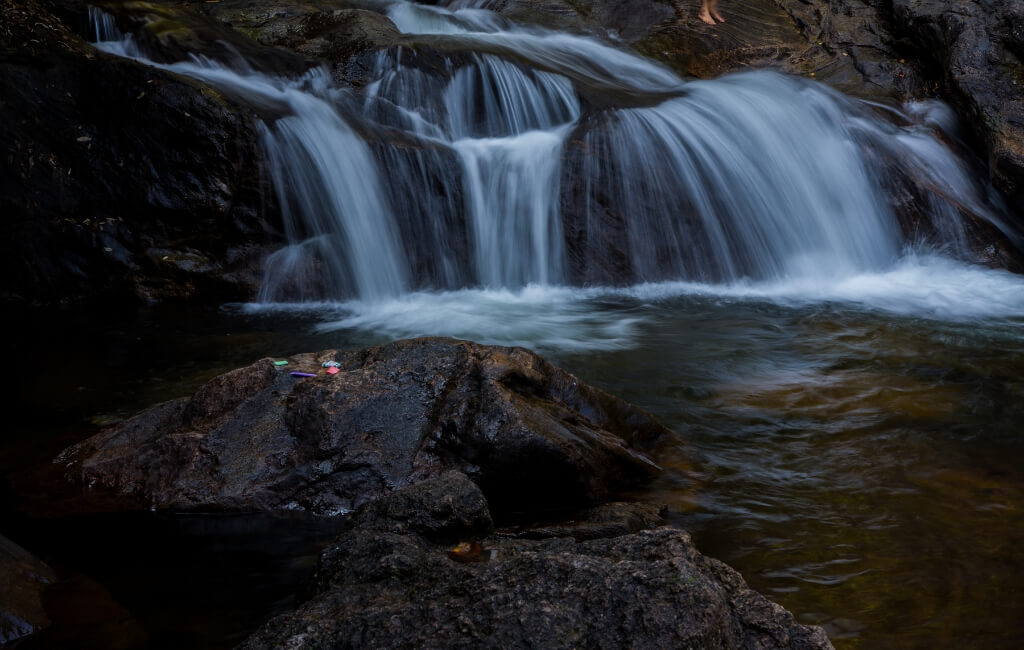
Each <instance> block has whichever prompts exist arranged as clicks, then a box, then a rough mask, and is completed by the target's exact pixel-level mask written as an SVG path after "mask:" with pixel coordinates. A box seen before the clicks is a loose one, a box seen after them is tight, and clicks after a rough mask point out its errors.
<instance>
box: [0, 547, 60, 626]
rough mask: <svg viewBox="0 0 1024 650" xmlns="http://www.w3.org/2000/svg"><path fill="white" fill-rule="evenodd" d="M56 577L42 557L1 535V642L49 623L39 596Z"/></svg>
mask: <svg viewBox="0 0 1024 650" xmlns="http://www.w3.org/2000/svg"><path fill="white" fill-rule="evenodd" d="M55 579H56V576H55V575H54V572H53V569H51V568H50V567H48V566H47V565H46V564H44V563H43V561H42V560H40V559H39V558H37V557H35V556H33V555H32V554H31V553H29V552H28V551H26V550H25V549H23V548H21V547H20V546H18V545H17V544H15V543H14V542H12V541H11V540H9V539H7V538H6V537H4V536H2V535H0V645H3V644H6V643H10V642H12V641H14V640H16V639H20V638H22V637H25V636H28V635H30V634H34V633H36V632H38V631H39V630H42V629H43V628H45V627H47V626H48V625H49V624H50V619H49V617H48V616H47V614H46V610H45V609H44V608H43V598H42V595H43V590H44V589H46V587H47V586H49V585H51V584H53V582H54V580H55Z"/></svg>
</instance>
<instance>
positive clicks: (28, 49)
mask: <svg viewBox="0 0 1024 650" xmlns="http://www.w3.org/2000/svg"><path fill="white" fill-rule="evenodd" d="M3 10H4V12H5V14H4V17H3V25H4V29H2V30H0V98H2V99H0V124H2V125H3V128H2V129H0V153H2V156H3V158H4V163H5V167H4V169H5V171H4V173H3V174H0V215H3V216H2V218H0V234H2V236H3V238H4V240H5V241H7V242H9V243H10V245H11V246H10V247H11V251H10V253H9V254H8V255H5V256H4V259H3V263H2V265H0V273H2V274H3V275H4V278H5V284H4V289H3V291H2V295H0V297H2V298H4V299H15V300H25V301H37V302H67V301H74V300H81V299H86V298H118V299H122V298H124V297H133V298H135V299H138V300H145V301H150V300H163V299H175V298H194V297H196V296H200V297H206V298H207V299H210V300H224V299H239V298H248V297H249V296H251V295H252V293H253V291H254V286H255V284H256V282H257V281H258V279H259V274H260V270H259V265H260V262H261V258H262V257H263V256H264V255H265V254H266V246H267V245H269V244H270V242H272V241H273V239H274V236H273V234H272V233H273V232H274V230H275V229H274V227H273V217H272V215H273V211H272V205H273V202H272V195H271V194H270V193H269V192H266V191H265V188H263V186H262V183H263V181H262V180H261V178H260V174H259V164H260V163H259V161H260V157H261V156H260V151H259V147H258V143H257V137H256V133H255V130H254V123H255V122H254V119H255V118H254V116H253V115H252V114H251V113H250V112H248V111H247V110H245V109H244V108H242V107H240V106H238V105H235V104H233V103H231V102H230V101H227V100H226V99H225V98H224V97H222V96H221V95H220V94H219V93H217V92H216V91H214V90H213V89H211V88H209V87H206V86H204V85H202V84H199V83H196V82H193V81H189V80H185V79H182V78H180V77H177V76H175V75H172V74H168V73H166V72H162V71H160V70H156V69H153V68H150V67H147V66H143V65H140V64H138V63H134V62H132V61H127V60H123V59H118V58H116V57H111V56H108V55H105V54H102V53H99V52H96V51H95V50H93V49H92V48H91V47H89V46H88V45H87V44H86V43H84V42H83V41H82V39H81V38H80V37H78V36H77V35H76V34H74V33H73V32H72V31H70V30H69V29H68V28H67V27H66V25H65V24H64V23H63V22H61V21H60V20H59V19H58V18H57V17H56V16H55V15H54V14H53V13H51V12H50V11H48V10H46V8H45V7H44V6H43V5H40V4H37V3H35V2H31V1H26V2H16V3H15V2H11V1H9V0H8V1H7V2H5V3H4V4H3ZM267 219H270V220H271V221H270V222H269V223H268V221H267Z"/></svg>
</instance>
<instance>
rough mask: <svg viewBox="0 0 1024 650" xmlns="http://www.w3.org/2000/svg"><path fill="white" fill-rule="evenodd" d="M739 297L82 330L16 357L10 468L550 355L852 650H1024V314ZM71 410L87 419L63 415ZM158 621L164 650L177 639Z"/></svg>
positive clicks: (685, 508) (737, 560) (158, 314)
mask: <svg viewBox="0 0 1024 650" xmlns="http://www.w3.org/2000/svg"><path fill="white" fill-rule="evenodd" d="M986 273H987V272H986ZM983 275H984V274H983ZM996 280H998V281H999V282H1003V281H1004V280H1005V281H1007V282H1011V281H1016V280H1015V279H1008V278H1003V277H1002V276H998V277H997V278H996ZM1019 286H1020V284H1018V287H1019ZM545 291H547V290H545ZM929 291H932V289H931V288H928V289H926V293H927V292H929ZM559 292H561V293H559ZM739 293H740V292H739V291H738V290H737V291H733V292H732V293H730V292H729V291H721V292H719V293H718V294H717V295H716V294H713V293H711V292H708V291H698V290H692V287H691V288H690V290H687V291H681V290H679V287H676V288H675V289H673V290H670V289H669V288H666V287H664V286H663V287H661V288H658V287H647V288H634V289H629V290H616V291H607V290H603V291H597V290H595V291H591V290H579V291H568V290H564V291H563V290H550V293H549V294H547V297H544V296H543V295H540V294H544V292H543V291H541V292H540V294H535V295H529V294H528V292H523V293H520V294H509V295H508V296H505V297H501V296H497V297H496V296H495V295H493V294H492V293H488V292H478V295H476V296H475V297H474V295H473V294H472V292H462V293H461V295H458V296H454V297H453V296H452V295H446V294H424V295H422V296H413V297H411V298H410V300H414V301H419V302H417V303H415V306H414V307H413V308H409V309H407V310H406V312H407V316H408V318H410V319H414V320H408V321H403V320H402V318H404V316H402V315H401V309H400V308H399V306H396V305H391V306H390V307H387V308H386V309H390V310H391V311H390V312H388V313H389V314H390V318H391V320H390V321H389V322H391V323H392V326H391V327H390V328H388V327H378V326H377V324H376V321H375V320H374V319H375V318H378V315H375V314H374V312H373V311H372V310H370V309H365V310H364V311H363V312H361V313H360V312H359V311H358V310H357V309H354V308H353V305H331V304H322V305H311V306H307V308H306V309H305V310H302V311H290V312H289V311H285V310H281V309H272V308H260V309H241V308H238V307H234V308H231V309H228V310H222V311H220V312H217V313H201V314H188V313H182V312H180V311H178V312H172V311H170V310H164V311H153V312H147V313H144V314H141V315H126V314H115V315H110V317H109V318H108V319H106V322H102V321H103V319H99V320H97V319H96V318H95V317H88V318H87V317H85V316H83V315H82V314H76V313H67V312H65V313H63V314H60V315H58V317H54V318H49V319H44V321H46V322H43V323H38V322H33V323H31V327H28V328H27V329H29V330H30V331H29V332H26V333H25V335H24V336H25V337H26V338H25V339H24V340H25V345H23V346H21V347H20V348H19V350H18V351H14V354H15V357H14V358H13V359H12V363H14V364H25V365H31V367H36V368H39V369H40V372H38V373H34V374H33V375H32V376H31V377H26V382H25V383H24V384H23V385H22V386H21V388H20V389H19V391H20V392H19V393H18V394H17V395H16V398H17V399H19V400H21V401H22V404H24V405H25V408H24V409H23V410H22V411H21V412H20V413H21V414H20V415H19V416H18V417H19V420H18V426H17V427H15V431H16V433H15V434H13V436H12V434H7V435H8V438H7V439H6V440H5V441H4V452H5V453H4V462H3V467H2V468H0V469H3V471H4V472H5V473H7V474H10V473H11V472H12V467H14V466H15V464H16V463H24V462H29V461H33V462H34V461H38V460H40V459H44V458H45V457H46V455H47V454H52V453H55V450H56V449H59V448H60V446H61V445H62V444H66V443H67V442H68V440H69V439H70V438H73V437H81V436H83V435H86V434H87V433H88V432H89V431H90V426H91V425H89V424H88V421H89V419H90V418H100V419H113V418H116V417H119V416H123V415H125V414H127V412H129V411H130V410H132V409H136V408H139V407H142V406H145V405H147V404H150V403H153V402H155V401H159V400H161V399H166V398H168V397H173V396H177V395H181V394H184V393H187V392H188V391H190V390H192V389H194V388H195V387H196V386H197V385H199V384H200V383H201V382H202V381H204V380H205V379H207V378H208V377H210V376H212V375H213V374H216V373H218V372H221V371H223V370H225V369H227V368H231V367H235V366H237V365H239V364H242V363H246V362H249V361H251V360H253V359H255V358H258V357H261V356H284V355H287V354H291V353H295V352H299V351H308V350H314V349H322V348H327V347H346V346H357V345H366V344H371V343H376V342H380V341H383V340H387V339H388V338H391V337H396V336H404V335H409V334H412V333H415V332H416V331H417V330H419V331H426V332H431V333H435V332H436V333H448V334H457V335H461V336H467V337H473V338H486V336H487V334H488V333H491V334H492V335H494V336H495V338H497V339H498V340H499V341H501V340H504V341H506V342H507V341H524V342H529V341H530V340H532V341H534V345H535V346H536V347H538V348H539V349H540V351H541V352H543V353H544V354H545V355H546V356H547V357H548V358H550V359H551V360H552V361H554V362H556V363H559V364H561V365H563V366H564V367H566V368H567V369H569V370H570V371H572V372H574V373H576V374H577V375H579V376H580V377H581V378H582V379H584V380H585V381H588V382H590V383H593V384H595V385H598V386H601V387H603V388H605V389H607V390H609V391H611V392H613V393H615V394H617V395H620V396H622V397H623V398H625V399H627V400H630V401H632V402H634V403H637V404H639V405H641V406H643V407H645V408H647V409H648V410H650V411H652V412H653V413H655V414H656V415H657V416H658V417H659V418H661V419H662V420H663V421H664V422H666V424H668V425H669V426H670V427H672V428H674V429H675V430H677V431H678V432H679V433H680V437H679V439H678V440H675V441H672V442H671V443H670V444H668V445H667V447H666V449H665V450H664V454H665V458H664V463H663V464H664V465H665V467H666V468H667V469H668V471H667V473H666V475H665V476H664V477H663V478H662V479H660V480H659V481H658V482H657V483H656V484H654V485H652V486H651V487H650V489H649V490H646V491H645V492H643V493H642V494H638V495H635V496H636V497H637V498H640V499H650V500H655V501H661V502H666V503H668V504H670V506H671V509H672V511H673V513H674V515H673V516H674V521H675V523H677V524H679V525H682V526H684V527H686V528H688V529H689V530H691V531H692V532H693V533H694V537H695V539H696V540H697V543H698V546H699V547H700V548H701V549H702V550H703V551H704V552H706V553H708V554H710V555H712V556H715V557H718V558H720V559H722V560H724V561H726V562H727V563H729V564H731V565H732V566H734V567H735V568H737V569H738V570H739V571H740V572H741V573H742V574H743V575H744V576H745V577H746V578H747V580H748V581H749V582H750V584H751V585H752V586H753V587H755V588H756V589H758V590H760V591H762V592H764V593H766V594H768V595H770V596H771V597H772V598H773V599H775V600H777V601H778V602H780V603H781V604H782V605H784V606H785V607H787V608H788V609H790V610H791V611H793V612H794V613H796V614H797V616H798V618H799V619H800V620H801V621H802V622H807V623H819V624H822V625H824V626H825V627H826V629H827V630H828V632H829V634H830V636H832V638H833V639H834V642H835V644H836V645H837V647H840V648H843V647H846V648H876V647H984V648H1011V647H1020V646H1021V645H1022V643H1024V633H1022V632H1020V631H1019V626H1018V625H1017V618H1018V615H1019V613H1020V611H1024V525H1022V524H1024V519H1022V511H1024V470H1022V464H1021V460H1022V457H1024V438H1022V433H1021V431H1022V424H1024V320H1022V319H1021V315H1020V314H1019V313H1014V310H1013V309H1009V308H1008V309H1005V310H1003V311H999V310H996V311H997V312H998V313H997V314H996V315H995V316H991V317H982V316H979V315H978V314H977V312H971V313H968V314H964V315H962V316H961V317H959V318H953V317H950V316H949V315H948V314H947V316H946V317H944V318H940V319H937V318H936V316H937V315H938V314H936V313H935V312H934V311H932V312H929V311H928V310H927V309H924V308H923V307H921V305H924V303H925V302H927V300H926V299H925V298H923V297H921V296H920V295H919V296H918V298H919V301H918V302H919V307H918V308H914V309H909V308H908V309H905V310H899V309H887V308H886V307H885V306H884V305H881V306H879V305H874V306H865V304H864V302H865V301H860V300H853V299H852V298H847V299H836V300H817V301H815V300H811V299H806V297H805V298H800V297H799V296H791V297H789V298H783V297H779V296H770V297H769V296H756V295H754V296H748V295H739ZM928 295H930V296H931V298H930V299H935V300H938V301H939V302H940V303H941V302H942V300H943V299H942V296H941V295H938V294H935V293H934V292H933V293H931V294H928ZM936 295H938V298H936ZM1019 295H1020V294H1019ZM993 296H994V297H993V298H992V301H993V302H994V303H999V301H1000V300H1004V303H1005V302H1007V301H1013V300H1017V301H1019V300H1021V298H1019V297H1014V296H1013V295H1012V292H1009V291H1006V292H1003V293H1002V294H1000V293H998V292H995V293H994V294H993ZM890 297H891V294H890ZM926 297H927V296H926ZM982 298H983V296H978V297H977V303H978V304H979V305H980V304H981V302H982ZM965 300H966V299H965ZM431 301H434V303H433V304H434V306H435V307H436V309H435V310H434V311H431V310H432V309H433V308H432V307H431V306H430V305H431V304H432V303H431ZM474 301H476V303H478V304H477V305H476V307H475V308H474V306H473V304H474ZM906 302H908V303H909V302H912V301H911V298H907V301H906ZM380 309H381V310H382V311H385V310H386V309H385V308H384V307H382V308H380ZM435 311H436V313H435ZM395 314H399V315H398V316H396V315H395ZM444 314H447V315H448V317H447V320H446V319H445V318H443V316H444ZM380 318H381V322H384V321H386V320H387V318H386V317H383V316H381V317H380ZM528 318H532V320H530V322H529V324H527V325H526V326H525V327H519V328H518V329H517V326H516V323H519V324H520V325H522V324H524V321H525V320H526V319H528ZM47 322H49V323H50V324H49V325H48V324H47ZM437 323H441V324H444V326H445V327H446V328H447V330H445V329H442V330H440V332H438V330H436V329H432V328H433V327H434V324H437ZM492 326H493V327H492ZM22 327H23V329H24V328H25V323H23V324H22ZM588 337H589V338H588ZM567 341H572V342H573V344H571V345H570V344H568V343H566V344H564V345H563V342H567ZM55 342H58V343H59V344H54V343H55ZM29 354H31V355H32V356H31V357H29ZM18 355H22V356H21V357H18ZM54 394H58V395H60V396H62V397H64V396H66V397H67V398H68V399H67V400H63V399H62V400H58V401H59V404H58V405H56V406H54V404H53V401H54V400H53V397H54ZM43 412H46V413H47V414H48V416H49V417H48V418H46V419H42V418H41V417H39V414H40V413H43ZM40 423H42V424H40ZM28 441H31V442H28ZM19 459H20V460H19ZM25 525H26V526H31V523H30V522H29V523H26V524H25ZM0 532H3V531H0ZM264 541H265V540H264ZM68 561H69V562H72V561H73V560H68ZM140 564H141V565H142V566H140V567H139V570H140V571H142V570H144V569H145V567H144V565H145V563H144V562H142V563H140ZM154 575H156V576H158V579H159V580H160V581H166V580H172V579H173V577H172V576H168V575H165V574H160V573H159V572H158V571H157V572H156V573H155V574H154ZM108 588H109V586H108ZM136 588H141V587H139V586H138V585H137V586H136ZM185 615H186V614H184V613H183V614H182V616H185ZM144 623H145V624H146V625H150V626H155V627H154V628H153V629H150V630H149V633H150V634H153V633H159V632H158V630H159V629H160V625H164V624H166V622H161V621H159V620H156V621H154V620H150V619H147V620H145V621H144ZM154 630H157V632H154ZM225 644H227V641H225Z"/></svg>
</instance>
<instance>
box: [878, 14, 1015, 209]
mask: <svg viewBox="0 0 1024 650" xmlns="http://www.w3.org/2000/svg"><path fill="white" fill-rule="evenodd" d="M893 13H894V15H895V21H896V24H897V26H898V28H899V29H900V30H902V31H903V32H904V33H906V34H907V36H908V38H912V39H914V41H915V42H916V43H917V44H918V48H919V49H918V50H917V54H918V55H919V56H920V58H921V59H922V61H924V62H926V63H928V64H929V65H931V66H932V67H933V68H934V69H935V70H936V73H937V77H938V79H937V81H938V83H941V84H942V85H943V86H944V87H945V88H946V89H947V92H948V94H949V96H950V97H951V99H953V100H954V102H955V104H956V106H957V108H958V110H959V112H960V114H961V115H962V116H963V117H964V118H965V121H966V123H967V125H968V126H969V127H970V128H971V130H972V131H973V132H974V134H975V135H976V136H977V137H978V138H979V140H980V141H981V142H982V143H983V145H984V150H985V151H986V153H987V158H988V164H989V170H990V173H991V177H992V181H993V183H994V184H995V186H996V187H997V188H998V189H999V190H1001V191H1002V192H1003V193H1004V194H1005V195H1006V196H1007V197H1008V198H1009V199H1010V202H1011V203H1012V204H1013V206H1014V208H1015V209H1016V210H1017V213H1018V214H1022V215H1024V55H1022V51H1024V47H1022V43H1024V40H1022V38H1024V28H1022V25H1024V7H1022V6H1021V3H1020V2H1018V1H1016V0H986V1H984V2H982V1H972V2H962V3H956V4H955V5H950V4H949V3H946V2H936V1H932V0H924V1H915V2H908V1H907V0H895V1H894V2H893Z"/></svg>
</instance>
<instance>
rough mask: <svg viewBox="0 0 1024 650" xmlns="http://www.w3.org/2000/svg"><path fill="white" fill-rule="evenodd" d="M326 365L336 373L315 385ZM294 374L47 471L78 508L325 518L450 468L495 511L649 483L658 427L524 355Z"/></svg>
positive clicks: (212, 390)
mask: <svg viewBox="0 0 1024 650" xmlns="http://www.w3.org/2000/svg"><path fill="white" fill-rule="evenodd" d="M328 360H334V361H337V362H338V363H340V367H341V371H340V372H339V373H337V374H334V375H327V374H325V373H324V372H323V368H322V367H321V364H322V363H323V362H324V361H328ZM290 361H291V362H290V364H289V365H287V366H274V365H273V363H272V362H271V360H269V359H263V360H261V361H258V362H257V363H255V364H253V365H251V366H248V367H245V368H240V369H238V370H234V371H232V372H230V373H227V374H225V375H222V376H220V377H217V378H215V379H213V380H212V381H210V382H209V383H208V384H206V385H205V386H204V387H202V388H201V389H200V390H199V391H197V392H196V393H195V395H193V396H192V397H191V398H185V399H180V400H175V401H171V402H166V403H164V404H160V405H158V406H155V407H153V408H150V409H147V410H146V411H143V412H142V413H140V414H138V415H136V416H135V417H133V418H131V419H129V420H127V421H126V422H124V423H122V424H119V425H117V426H115V427H113V428H110V429H108V430H106V431H103V432H101V433H100V434H98V435H96V436H94V437H92V438H90V439H88V440H86V441H84V442H82V443H79V444H78V445H75V446H73V447H71V448H69V449H67V450H65V451H64V452H62V454H61V456H60V457H59V458H58V459H57V460H56V461H55V462H56V463H59V464H60V465H62V466H63V467H64V469H65V473H66V476H67V477H68V478H69V479H70V480H72V481H74V482H75V483H77V484H78V485H80V486H82V488H83V490H82V491H83V493H84V497H83V498H84V503H83V505H82V507H83V508H85V509H95V508H100V507H105V506H104V505H101V504H103V499H104V498H105V497H106V496H109V495H111V494H113V495H118V496H120V497H123V498H125V499H128V500H130V502H131V503H133V504H134V507H150V506H152V507H155V508H169V509H176V510H197V509H198V510H236V511H237V510H274V509H305V510H310V511H313V512H316V513H322V514H335V513H339V512H343V511H347V510H351V509H352V508H354V507H356V506H358V505H360V504H362V503H364V502H366V501H370V500H372V499H374V498H377V497H379V496H381V495H383V494H386V493H388V492H391V491H393V490H395V489H397V488H400V487H403V486H405V485H409V484H410V483H412V482H415V481H418V480H421V479H424V478H428V477H431V476H436V475H438V474H440V473H442V472H444V471H445V470H447V469H450V468H454V469H459V470H461V471H464V472H466V473H468V474H469V475H471V476H472V477H473V478H474V480H476V481H477V482H478V483H479V484H480V485H481V487H482V488H483V489H484V492H485V493H486V494H487V495H488V499H489V500H490V501H491V504H492V506H493V507H495V508H497V510H498V511H499V512H508V511H517V510H529V509H530V508H532V507H536V506H538V505H542V506H544V507H556V508H557V507H565V506H577V505H579V504H584V503H587V502H592V501H597V500H602V499H604V498H606V497H607V496H609V495H610V494H613V493H615V492H616V491H617V490H620V489H623V488H625V487H628V486H630V485H633V484H636V483H637V482H639V481H643V480H645V479H646V478H648V477H650V476H652V475H653V474H655V473H657V472H658V471H659V470H658V467H657V466H656V465H655V464H654V463H653V462H652V461H651V460H650V459H649V458H648V457H647V456H645V455H644V452H645V451H648V450H651V449H652V448H653V446H654V445H655V444H656V443H657V442H658V441H659V440H660V439H661V438H662V437H664V436H665V435H667V434H668V431H667V430H666V429H665V428H664V427H662V426H661V425H660V424H658V423H657V422H655V421H654V420H653V419H652V418H651V417H650V416H649V415H647V414H646V413H644V412H643V411H641V410H639V409H637V408H635V407H633V406H630V405H629V404H626V403H625V402H623V401H621V400H619V399H617V398H615V397H613V396H611V395H608V394H606V393H604V392H602V391H599V390H597V389H595V388H592V387H590V386H587V385H586V384H583V383H581V382H580V381H579V380H577V379H576V378H575V377H573V376H572V375H570V374H568V373H566V372H564V371H562V370H560V369H558V368H556V367H555V366H552V365H551V364H549V363H548V362H546V361H544V360H543V359H541V358H540V357H538V356H537V355H535V354H533V353H531V352H528V351H527V350H523V349H521V348H502V347H493V346H481V345H477V344H473V343H469V342H462V341H454V340H448V339H435V338H427V339H415V340H409V341H400V342H397V343H392V344H389V345H384V346H380V347H375V348H367V349H364V350H357V351H349V352H337V351H330V350H329V351H325V352H321V353H318V354H305V355H298V356H295V357H292V358H291V360H290ZM291 372H312V373H318V376H317V377H314V378H296V377H293V376H292V375H291V374H290V373H291Z"/></svg>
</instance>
